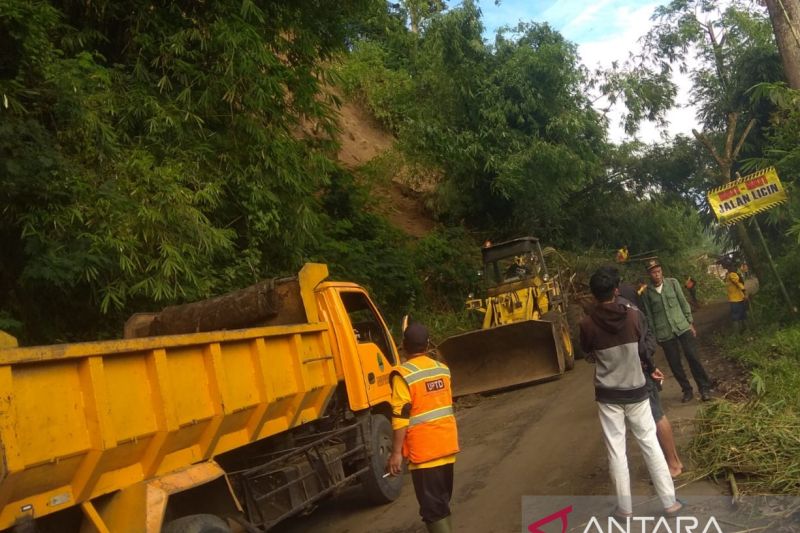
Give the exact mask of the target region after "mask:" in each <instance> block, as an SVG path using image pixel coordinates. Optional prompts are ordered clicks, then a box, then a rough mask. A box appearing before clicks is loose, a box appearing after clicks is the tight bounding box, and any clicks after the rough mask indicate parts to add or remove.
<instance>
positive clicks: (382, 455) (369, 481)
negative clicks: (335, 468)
mask: <svg viewBox="0 0 800 533" xmlns="http://www.w3.org/2000/svg"><path fill="white" fill-rule="evenodd" d="M369 425H370V440H369V442H368V443H367V445H368V446H369V448H370V457H369V470H368V471H367V472H365V473H364V474H362V475H361V476H359V481H361V486H362V487H363V488H364V492H365V494H366V496H367V499H368V500H369V501H370V502H371V503H374V504H376V505H381V504H385V503H389V502H393V501H394V500H396V499H397V498H398V497H399V496H400V491H401V490H402V488H403V476H388V477H383V475H384V474H385V473H386V463H387V462H388V461H389V456H390V455H391V454H392V439H393V437H394V435H393V431H392V423H391V422H389V419H388V418H386V417H385V416H384V415H379V414H373V415H371V420H370V423H369Z"/></svg>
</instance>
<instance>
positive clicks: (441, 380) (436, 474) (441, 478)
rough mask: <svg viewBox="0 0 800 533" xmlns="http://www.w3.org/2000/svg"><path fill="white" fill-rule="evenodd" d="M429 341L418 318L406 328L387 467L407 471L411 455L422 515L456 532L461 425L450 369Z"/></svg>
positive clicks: (437, 532) (439, 528)
mask: <svg viewBox="0 0 800 533" xmlns="http://www.w3.org/2000/svg"><path fill="white" fill-rule="evenodd" d="M428 341H429V339H428V330H427V329H426V328H425V327H424V326H423V325H422V324H419V323H412V324H410V325H409V326H408V327H407V328H406V329H405V331H404V332H403V348H404V350H405V353H406V355H407V360H406V362H404V363H403V364H402V365H401V366H400V368H399V370H400V373H399V374H395V375H394V376H393V377H392V428H393V429H394V441H393V447H392V454H391V456H390V457H389V463H388V465H387V470H388V472H389V473H390V474H391V475H393V476H397V475H401V474H402V472H403V459H404V458H405V459H407V460H408V463H409V465H408V469H409V470H410V472H411V480H412V481H413V483H414V492H415V493H416V496H417V501H418V502H419V507H420V508H419V514H420V516H421V517H422V521H423V522H425V526H426V527H427V529H428V531H431V532H434V533H450V532H451V531H452V525H451V523H450V498H451V496H452V494H453V465H454V463H455V461H456V453H458V451H459V448H458V430H457V428H456V419H455V415H454V413H453V394H452V389H451V387H450V370H449V369H448V368H447V366H446V365H444V364H443V363H440V362H439V361H437V360H435V359H433V358H432V357H430V356H429V355H428V353H427V352H428Z"/></svg>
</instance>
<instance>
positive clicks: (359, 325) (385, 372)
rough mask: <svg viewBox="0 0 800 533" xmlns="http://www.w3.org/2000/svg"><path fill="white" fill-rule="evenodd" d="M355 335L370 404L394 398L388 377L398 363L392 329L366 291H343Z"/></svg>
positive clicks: (343, 300)
mask: <svg viewBox="0 0 800 533" xmlns="http://www.w3.org/2000/svg"><path fill="white" fill-rule="evenodd" d="M340 295H341V298H342V303H343V304H344V308H345V311H346V312H347V317H348V318H349V320H350V326H351V328H352V331H353V336H354V337H355V343H356V349H357V351H358V358H359V362H360V364H361V369H362V375H363V376H364V386H365V388H366V391H367V398H368V399H369V403H370V404H374V403H377V402H380V401H386V400H388V399H389V398H390V397H391V393H392V391H391V385H390V383H389V376H390V374H391V372H392V367H393V366H394V365H396V364H397V353H396V349H395V346H394V343H393V342H392V340H391V337H390V335H389V331H388V330H387V328H386V325H385V324H384V322H383V319H382V318H381V315H380V313H378V311H377V309H376V308H375V307H374V305H373V304H372V302H371V301H370V300H369V298H368V297H367V295H366V294H364V293H362V292H349V291H346V292H345V291H343V292H341V293H340Z"/></svg>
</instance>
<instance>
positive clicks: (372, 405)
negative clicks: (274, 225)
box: [0, 264, 402, 533]
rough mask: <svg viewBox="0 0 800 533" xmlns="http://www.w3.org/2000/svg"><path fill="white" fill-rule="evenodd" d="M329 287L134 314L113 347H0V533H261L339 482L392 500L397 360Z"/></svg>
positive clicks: (317, 274) (366, 307)
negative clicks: (389, 470) (389, 465)
mask: <svg viewBox="0 0 800 533" xmlns="http://www.w3.org/2000/svg"><path fill="white" fill-rule="evenodd" d="M327 274H328V271H327V267H326V266H325V265H319V264H307V265H306V266H305V267H304V268H303V269H302V270H301V271H300V273H299V275H298V276H297V277H296V278H286V279H282V280H272V281H268V282H263V283H261V284H259V285H256V286H253V287H251V288H248V289H247V290H243V291H239V292H237V293H232V294H230V295H225V296H222V297H218V298H216V299H213V300H207V301H204V302H198V303H196V304H188V305H186V306H176V307H172V308H167V309H165V310H164V311H162V312H161V313H157V314H152V315H135V316H134V317H132V319H131V320H130V321H129V323H128V324H127V325H126V338H125V339H122V340H115V341H107V342H87V343H75V344H63V345H54V346H36V347H28V348H18V347H15V346H14V345H15V341H14V339H13V338H11V337H9V336H7V335H0V445H1V446H0V455H1V456H2V462H1V463H0V529H7V528H9V530H18V531H29V530H38V531H43V532H47V531H53V532H70V531H75V532H91V531H98V532H111V533H118V532H123V533H125V532H158V531H163V532H166V533H217V532H225V531H248V532H250V531H263V530H267V529H270V528H271V527H273V526H275V525H276V524H277V523H279V522H280V521H281V520H283V519H285V518H287V517H290V516H292V515H294V514H297V513H300V512H303V511H307V510H310V509H311V508H313V506H314V504H315V502H317V501H319V500H320V499H322V498H325V497H327V496H329V495H331V494H333V493H334V492H336V491H337V490H339V489H340V488H342V487H344V486H345V485H348V484H351V483H356V482H360V483H361V484H362V486H363V487H364V489H365V492H366V496H367V497H368V498H369V499H370V500H372V501H373V502H375V503H380V502H383V503H386V502H389V501H392V500H394V499H395V498H397V497H398V496H399V493H400V489H401V487H402V479H401V478H400V477H383V473H384V466H385V464H386V460H387V458H388V456H389V454H390V453H391V444H392V429H391V424H390V421H389V420H390V418H389V417H390V416H391V410H390V404H389V401H390V396H391V389H390V384H389V377H390V374H391V372H392V371H393V370H395V367H396V365H397V364H398V353H397V348H396V346H395V344H394V342H393V340H392V337H391V335H390V334H389V331H388V329H387V327H386V324H385V322H384V320H383V318H382V317H381V315H380V313H379V312H378V310H377V308H376V307H375V305H374V304H373V303H372V301H371V300H370V298H369V296H368V294H367V293H366V292H365V291H364V289H362V288H361V287H359V286H357V285H355V284H352V283H340V282H327V281H324V280H325V279H326V278H327ZM243 310H244V311H243ZM220 324H223V325H224V326H225V329H219V327H220ZM213 328H218V329H213ZM237 328H238V329H237ZM32 527H33V529H32Z"/></svg>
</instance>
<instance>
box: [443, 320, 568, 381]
mask: <svg viewBox="0 0 800 533" xmlns="http://www.w3.org/2000/svg"><path fill="white" fill-rule="evenodd" d="M439 353H440V354H441V355H442V357H443V358H444V360H445V363H446V364H447V366H449V367H450V374H451V376H452V387H453V396H454V397H458V396H464V395H466V394H475V393H480V392H489V391H495V390H499V389H505V388H508V387H515V386H517V385H522V384H525V383H532V382H535V381H541V380H545V379H552V378H554V377H558V376H560V375H561V374H563V373H564V359H563V355H562V354H561V350H559V347H558V345H557V341H556V335H555V330H554V324H553V323H552V322H545V321H543V320H525V321H523V322H515V323H513V324H506V325H504V326H497V327H494V328H490V329H481V330H477V331H471V332H469V333H463V334H461V335H455V336H453V337H449V338H447V339H445V340H444V341H443V342H442V343H441V344H439Z"/></svg>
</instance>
